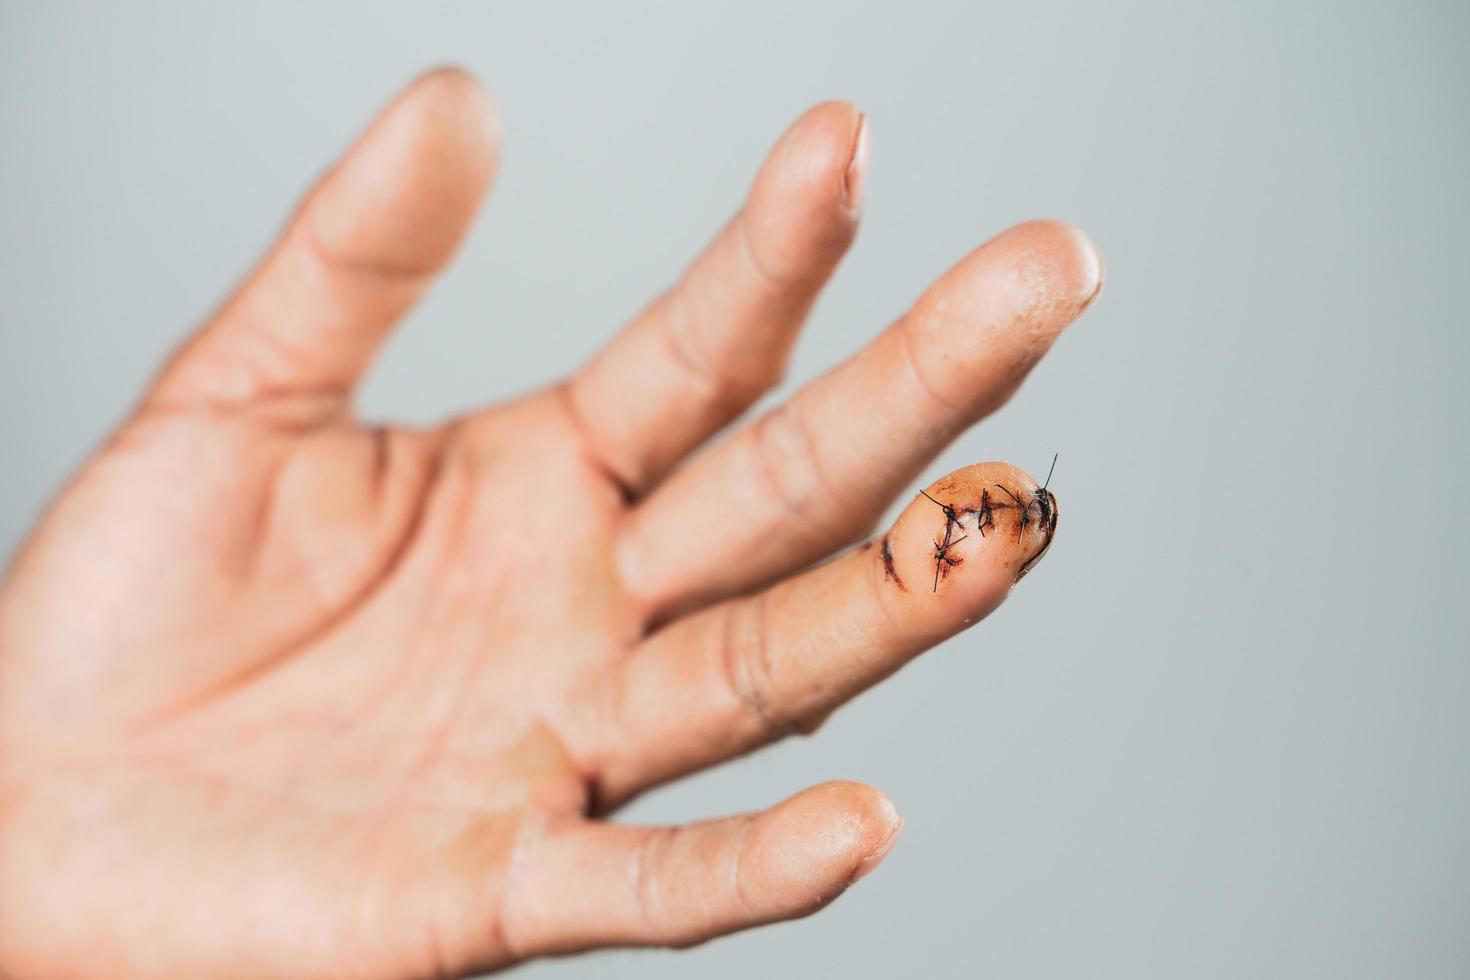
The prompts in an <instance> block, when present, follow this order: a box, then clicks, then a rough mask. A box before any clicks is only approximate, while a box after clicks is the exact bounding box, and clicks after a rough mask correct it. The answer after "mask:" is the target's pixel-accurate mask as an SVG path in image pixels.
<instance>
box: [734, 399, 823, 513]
mask: <svg viewBox="0 0 1470 980" xmlns="http://www.w3.org/2000/svg"><path fill="white" fill-rule="evenodd" d="M751 442H752V448H753V450H754V453H755V456H756V467H755V468H756V472H757V473H758V474H759V475H760V477H761V482H762V484H763V486H764V487H765V489H766V492H767V493H768V494H769V495H770V496H771V498H772V499H773V500H774V501H775V502H776V503H777V504H778V505H779V506H780V508H781V510H782V511H784V512H785V513H787V514H789V515H791V516H795V517H801V518H802V519H803V520H806V521H812V520H817V521H821V520H824V519H825V518H824V515H823V514H822V513H821V511H820V508H815V507H814V506H813V505H814V504H815V503H816V502H817V501H818V500H820V499H822V498H823V497H828V496H831V490H830V488H829V487H828V485H827V482H826V480H825V478H824V477H823V475H822V470H821V466H820V464H819V463H818V462H817V457H818V454H817V447H816V444H815V442H814V441H813V439H812V437H811V433H810V431H809V430H808V428H807V425H806V423H805V422H804V421H803V420H802V418H801V413H800V411H799V410H798V409H797V408H796V407H795V406H794V405H792V404H789V403H788V404H785V405H780V406H778V407H777V408H775V409H773V410H772V411H770V412H768V413H767V414H766V415H765V416H763V417H762V418H761V419H760V420H759V421H757V422H756V423H755V427H754V429H753V430H752V438H751Z"/></svg>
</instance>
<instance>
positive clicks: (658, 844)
mask: <svg viewBox="0 0 1470 980" xmlns="http://www.w3.org/2000/svg"><path fill="white" fill-rule="evenodd" d="M676 833H677V830H675V828H673V827H660V828H658V829H657V830H655V831H653V832H652V833H649V834H645V835H644V836H643V838H642V839H641V840H640V841H639V842H638V846H637V847H636V848H634V849H633V855H632V860H631V862H630V864H631V867H630V869H629V871H630V876H629V890H630V893H631V894H630V898H631V899H632V907H633V908H635V909H637V910H638V915H639V918H640V919H642V921H643V924H644V926H646V927H647V929H648V931H649V933H650V934H652V935H662V933H663V930H662V929H661V928H660V926H661V924H662V923H661V920H662V916H663V897H662V895H661V894H660V888H659V877H660V875H659V872H660V870H661V867H662V864H663V855H664V853H665V851H666V850H667V848H668V846H669V844H670V843H671V842H672V841H673V837H674V834H676Z"/></svg>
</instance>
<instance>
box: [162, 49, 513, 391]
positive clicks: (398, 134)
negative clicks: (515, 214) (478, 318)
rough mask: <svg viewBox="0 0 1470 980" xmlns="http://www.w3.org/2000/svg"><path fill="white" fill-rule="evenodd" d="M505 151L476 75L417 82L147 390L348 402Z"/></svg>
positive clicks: (440, 263)
mask: <svg viewBox="0 0 1470 980" xmlns="http://www.w3.org/2000/svg"><path fill="white" fill-rule="evenodd" d="M498 152H499V135H498V122H497V118H496V115H495V112H494V109H493V107H492V106H491V104H490V100H489V97H488V96H487V95H486V94H485V92H484V90H483V89H481V88H480V86H479V84H478V83H477V82H475V81H474V80H473V79H472V78H471V77H470V76H468V75H466V74H465V73H463V72H460V71H456V70H441V71H437V72H434V73H431V74H429V75H426V76H424V77H423V78H421V79H419V80H418V81H417V82H415V83H414V84H413V85H411V86H410V87H409V88H408V89H407V90H405V91H404V92H403V93H401V94H400V95H399V96H398V97H397V98H396V99H394V101H393V102H392V103H391V104H390V105H389V106H388V107H387V108H386V109H385V110H383V112H382V114H381V115H379V117H378V119H377V120H376V121H375V122H374V123H373V124H372V126H371V127H369V129H368V130H367V132H366V133H365V134H364V135H363V136H362V137H361V139H359V141H358V142H357V144H356V145H355V146H353V147H352V149H351V150H349V151H348V153H347V154H346V155H345V156H344V157H343V158H342V160H341V161H340V162H339V163H338V164H337V165H336V166H335V167H334V168H333V169H332V170H331V171H330V172H329V173H328V174H327V175H326V177H325V178H323V179H322V181H321V183H320V184H319V185H318V186H317V187H316V188H315V189H314V190H313V191H312V192H311V194H310V195H309V196H308V197H307V199H306V200H305V201H304V202H303V203H302V205H301V207H300V208H299V210H298V211H297V213H296V215H295V216H294V217H293V218H292V220H291V222H290V224H289V226H288V227H287V229H286V231H285V232H284V234H283V235H282V237H281V239H280V241H279V242H278V243H277V244H276V246H275V247H274V248H273V249H272V251H271V252H270V253H269V254H268V255H267V256H266V258H265V260H264V262H263V263H262V264H261V265H260V267H259V268H258V269H257V270H256V271H255V273H254V274H253V275H252V276H251V277H250V278H249V280H248V281H247V282H246V283H245V284H244V285H243V286H242V287H241V288H240V289H239V291H238V292H237V293H236V294H235V295H234V296H233V297H232V298H231V299H230V300H229V301H228V302H227V303H226V304H225V306H224V308H223V309H222V310H221V311H220V312H219V313H218V315H217V316H216V317H215V318H214V320H213V322H211V323H210V324H209V325H208V326H207V327H206V328H204V329H203V330H202V331H201V332H200V333H199V334H198V335H197V336H195V337H194V338H193V339H192V340H191V341H190V342H189V343H188V344H186V345H185V346H184V347H183V348H182V349H181V350H180V351H179V353H178V354H177V355H176V356H175V357H174V359H173V361H172V362H171V363H170V364H169V365H168V366H167V367H166V368H165V370H164V371H163V373H162V375H161V376H160V378H159V380H158V381H157V383H156V384H155V386H154V388H153V391H152V392H151V393H150V396H149V398H150V401H151V402H152V403H154V404H167V403H180V402H182V403H192V402H208V403H235V404H239V403H247V402H250V401H252V400H257V399H260V398H262V397H271V396H277V395H312V396H317V395H319V396H323V397H324V398H325V399H327V400H328V401H330V402H341V401H342V400H343V399H344V398H345V396H347V395H348V394H349V393H350V391H351V388H352V386H353V385H354V384H355V383H356V381H357V379H358V378H359V377H361V375H362V373H363V372H364V371H365V370H366V368H367V366H368V364H369V363H370V361H371V360H372V357H373V355H374V353H375V352H376V351H377V349H378V347H379V345H380V344H381V343H382V341H383V339H384V337H385V336H386V334H387V332H388V330H389V328H390V327H392V326H393V324H394V323H396V322H397V320H398V319H399V318H400V317H401V316H402V315H403V313H404V312H405V311H406V310H407V309H408V308H409V306H411V305H412V304H413V302H414V301H415V300H416V299H418V297H419V296H420V295H421V294H422V293H423V291H424V290H425V289H426V288H427V286H428V285H429V283H430V281H431V279H432V277H433V276H434V274H435V273H437V272H438V271H439V270H440V269H442V268H443V267H444V265H445V264H446V263H447V262H448V261H449V259H450V257H451V255H452V254H453V253H454V250H455V248H456V247H457V245H458V244H459V241H460V239H461V237H463V235H464V233H465V231H466V229H467V228H468V227H469V225H470V222H471V220H472V219H473V217H474V215H475V211H476V209H477V208H478V206H479V203H480V200H481V199H482V198H483V197H484V194H485V190H486V188H487V187H488V186H489V182H490V178H491V175H492V173H493V171H494V169H495V165H496V162H497V155H498Z"/></svg>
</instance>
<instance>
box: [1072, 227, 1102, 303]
mask: <svg viewBox="0 0 1470 980" xmlns="http://www.w3.org/2000/svg"><path fill="white" fill-rule="evenodd" d="M1072 232H1073V234H1075V235H1076V236H1077V238H1078V239H1079V241H1080V242H1081V245H1082V252H1083V254H1084V255H1085V256H1086V259H1085V261H1086V262H1087V276H1086V280H1085V281H1090V282H1091V288H1088V289H1086V291H1085V296H1086V298H1085V299H1083V300H1082V305H1081V306H1079V307H1078V308H1077V312H1078V313H1079V314H1081V312H1082V311H1083V310H1085V309H1087V308H1088V307H1089V306H1091V305H1092V302H1093V300H1095V299H1097V297H1098V294H1099V293H1101V292H1102V288H1103V281H1104V279H1106V278H1107V277H1106V274H1105V273H1106V269H1105V267H1104V266H1103V260H1102V253H1101V252H1099V251H1098V250H1097V246H1096V245H1094V244H1092V239H1090V238H1088V237H1087V236H1086V235H1084V234H1083V233H1082V232H1081V231H1080V230H1079V229H1077V228H1073V229H1072Z"/></svg>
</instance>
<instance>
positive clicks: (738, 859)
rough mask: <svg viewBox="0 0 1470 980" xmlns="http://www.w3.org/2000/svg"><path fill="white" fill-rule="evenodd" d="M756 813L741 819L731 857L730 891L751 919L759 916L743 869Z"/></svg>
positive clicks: (748, 814)
mask: <svg viewBox="0 0 1470 980" xmlns="http://www.w3.org/2000/svg"><path fill="white" fill-rule="evenodd" d="M755 821H756V814H754V813H747V814H745V816H744V817H742V818H741V821H740V829H739V831H737V833H736V837H735V848H734V854H733V856H732V857H731V858H730V893H731V894H732V895H734V896H735V900H736V901H737V902H739V903H740V908H741V909H742V910H743V911H744V912H745V914H746V915H747V916H749V917H750V918H751V919H755V918H757V917H758V910H757V909H756V907H755V906H754V905H752V904H751V902H750V896H748V895H747V894H746V892H745V874H744V872H743V871H742V870H741V869H742V868H743V867H744V866H745V852H746V848H747V847H748V846H749V844H750V829H751V827H753V826H754V825H755Z"/></svg>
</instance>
